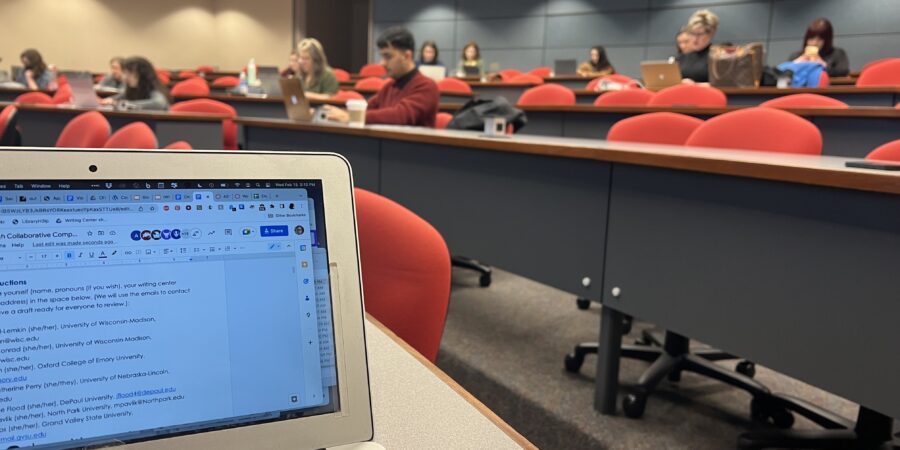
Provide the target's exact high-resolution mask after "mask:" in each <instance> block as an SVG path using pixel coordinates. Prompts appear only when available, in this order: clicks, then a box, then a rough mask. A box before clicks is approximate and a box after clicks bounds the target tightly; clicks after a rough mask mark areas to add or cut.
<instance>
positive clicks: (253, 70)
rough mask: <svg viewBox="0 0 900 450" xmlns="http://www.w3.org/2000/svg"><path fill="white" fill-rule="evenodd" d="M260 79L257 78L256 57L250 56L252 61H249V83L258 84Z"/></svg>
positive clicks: (251, 84)
mask: <svg viewBox="0 0 900 450" xmlns="http://www.w3.org/2000/svg"><path fill="white" fill-rule="evenodd" d="M258 81H259V80H257V79H256V58H250V62H248V63H247V84H249V85H250V86H256V85H257V84H258Z"/></svg>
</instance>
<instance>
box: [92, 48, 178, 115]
mask: <svg viewBox="0 0 900 450" xmlns="http://www.w3.org/2000/svg"><path fill="white" fill-rule="evenodd" d="M122 80H123V81H125V90H124V91H122V92H121V93H119V94H116V95H114V96H112V97H108V98H105V99H103V103H104V104H113V103H116V104H118V105H120V106H121V107H123V108H125V109H143V110H159V111H165V110H168V109H169V103H170V100H171V99H170V98H169V90H168V89H166V87H165V86H163V84H162V82H161V81H159V77H158V76H157V75H156V69H155V68H154V67H153V64H152V63H151V62H150V61H149V60H147V58H144V57H141V56H132V57H130V58H127V59H126V60H124V61H122Z"/></svg>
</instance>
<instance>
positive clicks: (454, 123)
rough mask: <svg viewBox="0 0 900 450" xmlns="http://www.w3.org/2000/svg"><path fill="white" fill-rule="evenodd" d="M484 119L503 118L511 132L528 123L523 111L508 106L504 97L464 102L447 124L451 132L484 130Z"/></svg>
mask: <svg viewBox="0 0 900 450" xmlns="http://www.w3.org/2000/svg"><path fill="white" fill-rule="evenodd" d="M486 117H503V118H504V119H506V123H507V124H511V125H512V127H513V131H518V130H519V129H520V128H522V127H524V126H525V124H527V123H528V119H527V118H526V117H525V111H522V110H521V109H518V108H515V107H513V106H512V105H510V104H509V101H507V100H506V97H494V98H493V99H491V100H488V99H480V98H476V99H473V100H469V101H468V102H466V104H465V105H463V106H462V108H460V109H459V111H456V114H453V120H451V121H450V123H449V124H447V128H448V129H451V130H476V131H480V130H484V119H485V118H486Z"/></svg>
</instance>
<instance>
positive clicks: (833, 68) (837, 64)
mask: <svg viewBox="0 0 900 450" xmlns="http://www.w3.org/2000/svg"><path fill="white" fill-rule="evenodd" d="M829 59H830V61H828V69H827V72H828V76H830V77H846V76H847V75H850V60H849V58H847V52H845V51H844V49H842V48H837V47H835V49H834V51H833V52H832V54H831V58H829Z"/></svg>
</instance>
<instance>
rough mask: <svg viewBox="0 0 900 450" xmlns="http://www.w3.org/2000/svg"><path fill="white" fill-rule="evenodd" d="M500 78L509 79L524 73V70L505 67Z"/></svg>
mask: <svg viewBox="0 0 900 450" xmlns="http://www.w3.org/2000/svg"><path fill="white" fill-rule="evenodd" d="M498 73H499V74H500V79H501V80H503V81H509V80H511V79H513V78H515V77H517V76H519V75H522V71H521V70H519V69H503V70H501V71H500V72H498Z"/></svg>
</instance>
